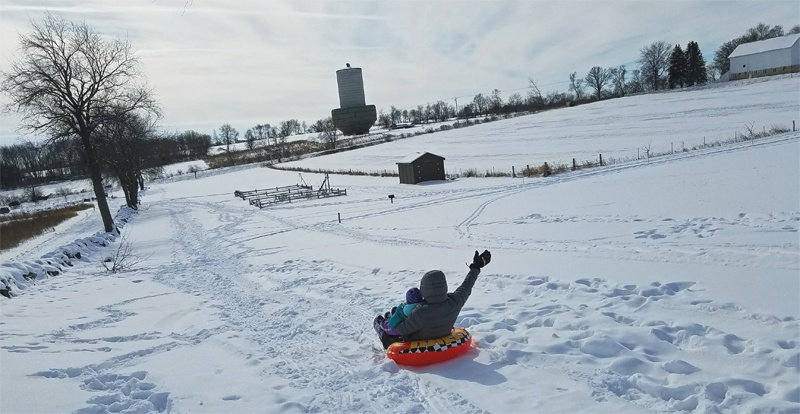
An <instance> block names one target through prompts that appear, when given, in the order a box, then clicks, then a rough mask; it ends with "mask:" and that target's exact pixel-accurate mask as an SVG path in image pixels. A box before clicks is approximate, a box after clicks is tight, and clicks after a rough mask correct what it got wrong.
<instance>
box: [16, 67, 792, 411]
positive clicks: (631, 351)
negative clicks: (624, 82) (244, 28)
mask: <svg viewBox="0 0 800 414" xmlns="http://www.w3.org/2000/svg"><path fill="white" fill-rule="evenodd" d="M798 85H800V77H798V76H788V75H787V76H779V77H772V78H760V79H757V80H748V81H736V82H733V83H725V84H720V85H715V86H714V87H708V88H705V89H699V90H693V91H688V92H684V91H680V92H667V93H661V94H650V95H641V96H635V97H626V98H622V99H613V100H608V101H604V102H598V103H592V104H587V105H581V106H578V107H572V108H562V109H558V110H554V111H548V112H542V113H538V114H532V115H527V116H522V117H518V118H514V119H504V120H498V121H496V122H493V123H489V124H483V125H479V126H472V127H465V128H459V129H457V130H453V131H448V132H437V133H433V134H425V135H421V136H417V137H411V138H407V139H405V140H402V141H405V142H411V143H413V142H416V145H410V146H411V147H417V148H420V147H426V146H427V147H429V148H433V149H434V150H435V151H436V153H439V154H443V155H446V156H447V159H446V160H445V163H446V164H445V165H446V166H448V165H449V167H447V168H458V167H460V166H464V165H469V164H466V163H467V162H469V157H472V158H476V157H475V147H474V146H473V145H470V144H471V143H473V142H474V140H475V134H476V131H485V132H489V133H490V134H487V135H490V136H501V137H502V139H500V140H498V142H497V144H496V145H493V146H486V147H481V148H480V151H481V152H482V153H485V154H486V156H487V158H488V159H492V160H497V159H501V158H503V157H507V158H517V159H518V158H520V157H523V156H525V155H526V154H530V153H531V148H532V147H536V146H538V143H539V142H538V141H537V140H536V138H535V137H531V134H515V133H514V131H516V130H525V129H526V128H527V130H531V129H534V130H536V131H539V132H540V133H541V134H542V135H545V136H547V135H560V134H561V132H562V127H561V124H562V123H564V121H563V120H562V121H561V122H549V121H551V120H552V119H553V118H552V117H553V116H554V114H555V113H561V114H565V115H564V116H569V117H571V120H572V121H571V122H572V123H574V124H591V125H592V126H593V127H592V128H591V129H576V131H575V133H574V134H573V135H571V136H560V139H557V140H553V141H554V142H553V143H552V144H551V145H552V147H551V148H550V149H549V151H552V152H553V153H561V154H564V155H568V154H570V153H572V152H573V151H574V150H575V148H581V147H583V146H584V145H592V144H591V143H592V139H593V137H594V135H595V134H599V135H601V136H609V135H611V134H613V133H614V132H617V131H619V130H620V127H625V126H626V125H628V123H627V122H626V121H625V120H626V119H627V117H629V116H630V115H629V112H631V110H632V106H635V108H636V111H638V113H639V115H640V116H641V117H642V118H645V119H648V120H649V122H644V123H642V124H641V125H639V126H638V131H639V132H640V134H641V135H643V136H648V135H658V134H663V135H664V136H663V137H659V138H658V140H659V141H661V142H663V141H667V140H670V141H676V142H677V141H679V140H682V139H684V138H687V137H688V136H689V135H690V134H689V133H688V132H687V131H689V130H690V129H694V130H705V131H708V130H711V129H714V128H716V129H718V130H720V131H721V132H724V131H726V127H725V126H724V125H720V124H717V123H716V121H715V118H717V117H727V116H738V117H740V118H744V117H746V118H749V119H754V120H767V121H768V120H770V119H771V118H770V117H771V116H772V115H771V112H772V111H773V108H772V107H770V106H768V105H763V104H762V105H751V106H747V105H748V104H747V103H748V102H751V101H758V100H759V99H763V98H762V97H764V96H766V97H771V98H772V100H774V101H780V100H786V101H788V102H789V103H788V105H791V106H792V108H793V113H794V114H797V113H800V100H799V99H800V96H798V95H794V99H793V100H791V99H786V95H788V93H787V92H785V91H786V90H790V89H794V90H797V88H798ZM714 95H717V97H715V96H714ZM667 98H668V99H669V102H670V105H671V106H672V107H674V108H675V109H676V110H675V111H674V112H664V111H663V109H664V105H665V103H664V100H665V99H667ZM766 100H768V99H765V101H766ZM687 112H699V113H702V114H706V115H707V116H697V117H688V118H687V117H685V114H686V113H687ZM600 117H603V118H605V119H606V120H607V122H605V123H600V122H597V119H598V118H600ZM681 123H683V124H686V125H685V126H686V128H687V130H686V131H681V130H675V129H670V128H672V126H673V125H675V124H681ZM454 134H455V135H457V136H454ZM458 138H460V140H459V139H458ZM627 140H628V141H637V140H636V139H634V138H633V137H631V136H629V137H628V138H627ZM393 144H395V142H392V143H385V144H381V145H378V146H376V147H382V148H383V152H384V154H386V155H390V154H393V156H394V158H395V159H400V158H403V157H404V156H405V155H407V154H406V151H407V148H403V147H398V146H396V145H393ZM608 145H609V146H613V147H615V148H624V147H623V145H624V143H623V142H620V141H618V140H610V141H609V143H608ZM372 148H375V147H372ZM372 148H362V149H358V150H353V151H345V152H341V153H339V154H336V157H338V158H337V159H338V162H339V164H340V165H347V166H351V167H353V168H358V169H366V168H369V167H370V165H369V164H366V163H365V160H366V159H367V158H368V157H365V156H364V153H365V152H366V153H367V154H370V152H369V151H372ZM513 154H517V155H516V156H514V155H513ZM345 156H347V158H342V157H345ZM330 157H332V155H331V156H323V157H312V158H306V159H304V160H302V164H303V165H305V166H307V167H309V168H313V167H315V166H325V165H326V163H327V162H328V159H329V158H330ZM562 157H563V156H562ZM196 162H198V163H199V162H201V161H196ZM187 164H189V163H184V164H182V165H178V166H169V168H168V169H167V170H168V171H171V172H176V171H177V169H183V170H184V171H185V170H186V167H187ZM301 177H302V178H303V179H304V180H305V182H306V183H307V184H309V185H313V186H314V189H318V188H319V185H320V182H321V180H322V175H321V174H308V173H303V174H302V175H301V176H300V177H298V174H297V173H296V172H294V171H280V170H275V169H272V168H265V167H263V166H262V165H260V164H252V165H244V166H237V167H231V168H225V169H216V170H210V171H201V173H199V174H198V175H197V177H196V178H195V177H194V175H187V174H183V175H180V176H173V177H167V178H164V179H160V180H152V181H151V180H148V181H147V184H146V185H147V188H146V190H145V191H143V192H142V196H141V200H142V204H141V207H140V209H139V212H138V213H132V211H130V210H127V209H121V210H117V207H118V206H119V205H120V204H121V203H122V197H121V195H122V194H121V192H120V191H118V190H116V189H113V188H112V189H111V190H110V191H111V194H112V195H114V196H115V198H112V199H110V203H111V206H112V208H113V210H112V211H114V212H115V213H117V215H116V223H117V224H118V225H119V226H120V227H121V231H120V236H116V235H115V234H114V233H104V232H102V224H101V220H100V218H99V214H98V213H97V211H94V210H91V209H90V210H86V211H83V212H81V213H80V214H79V215H78V216H77V217H75V218H73V219H71V220H69V221H67V222H65V223H63V224H61V225H59V226H57V227H56V228H54V229H53V231H52V232H48V233H45V234H43V235H42V236H40V237H38V238H35V239H33V240H30V241H28V242H27V243H24V244H23V245H21V246H19V247H17V248H14V249H10V250H7V251H3V252H0V280H4V281H7V280H13V281H14V283H15V288H14V293H15V294H17V296H15V297H13V298H11V299H6V298H3V297H0V322H1V324H0V412H3V413H6V412H8V413H63V412H78V413H97V412H121V413H144V412H148V413H154V412H159V413H250V412H268V413H376V412H387V411H390V412H397V413H409V414H423V413H451V412H454V411H456V412H459V413H468V414H478V413H481V414H485V413H498V414H506V413H514V414H516V413H520V414H522V413H531V412H535V413H636V414H641V413H675V412H685V413H693V414H694V413H697V414H700V413H720V414H738V413H742V412H782V413H795V412H797V411H798V409H800V383H798V373H800V306H799V305H798V304H800V278H798V274H799V273H800V237H798V235H800V131H795V132H791V131H790V132H786V133H782V134H776V135H773V136H770V137H767V138H761V139H756V140H752V141H744V142H737V143H729V144H725V145H721V146H713V147H708V148H699V149H695V150H690V151H687V152H682V151H681V152H677V153H676V154H672V155H669V154H667V155H662V156H659V157H657V158H654V159H652V160H644V159H642V160H630V161H629V162H626V163H620V164H614V165H608V166H605V167H598V168H588V169H581V170H578V171H575V172H565V173H562V174H556V175H552V176H550V177H535V178H527V179H522V178H519V177H517V178H511V177H497V178H465V177H460V178H457V179H453V180H445V181H427V182H423V183H421V184H418V185H407V184H400V183H399V180H398V178H397V177H371V176H355V175H338V174H331V175H330V179H331V186H332V187H333V188H341V189H346V190H347V195H344V196H338V197H328V198H321V199H318V198H315V197H312V198H311V199H308V200H293V201H292V202H291V203H279V204H275V205H272V206H270V207H268V208H264V209H258V208H257V207H255V206H253V205H251V204H249V203H248V202H247V201H245V200H243V199H240V198H237V197H235V196H234V195H233V191H234V190H236V189H265V188H271V187H273V186H282V185H294V184H298V183H299V179H300V178H301ZM60 185H64V184H60ZM387 194H394V195H395V198H394V199H393V202H390V201H389V199H388V198H387ZM76 197H81V195H76ZM55 202H56V200H55V198H51V199H50V200H47V202H46V203H48V204H50V203H55ZM46 205H47V204H40V207H39V208H43V207H45V206H46ZM29 207H30V204H27V203H26V204H25V205H24V208H29ZM338 218H341V221H339V220H338ZM98 232H99V233H98ZM125 246H127V247H128V248H125ZM121 248H122V249H121ZM483 249H488V250H490V251H491V253H492V260H491V262H490V263H489V264H488V265H487V266H486V267H484V268H483V269H482V271H481V274H480V275H479V276H478V278H477V281H476V282H475V285H474V287H473V289H472V293H471V295H470V297H469V299H468V300H467V302H466V304H465V306H464V308H463V309H462V310H461V312H460V314H459V317H458V318H457V320H456V323H455V324H456V326H458V327H462V328H465V329H467V330H468V331H469V332H470V334H471V335H472V337H473V345H472V346H471V347H470V348H469V349H468V350H467V351H466V353H465V355H464V356H462V357H459V358H457V359H454V360H451V361H447V362H443V363H440V364H435V365H430V366H427V367H421V368H414V367H404V366H400V365H398V364H396V363H395V362H394V361H392V360H390V359H388V358H387V356H386V354H385V352H384V350H383V349H382V347H381V345H380V343H379V341H378V338H377V336H376V334H375V332H374V331H373V327H372V320H373V318H374V317H375V315H377V314H378V313H382V312H384V311H385V310H388V309H389V308H390V307H391V306H394V305H396V304H397V303H399V302H400V301H401V300H403V298H404V297H405V292H406V290H407V289H408V288H410V287H414V286H418V284H419V281H420V278H421V277H422V275H423V274H424V273H425V272H427V271H429V270H432V269H439V270H441V271H442V272H443V273H444V274H445V276H446V278H447V282H448V287H449V289H448V290H449V291H454V290H455V289H456V288H457V286H458V285H459V284H460V283H461V281H462V280H463V278H464V277H465V275H466V273H467V271H468V268H467V265H466V263H467V262H469V261H470V260H471V258H472V255H473V254H474V253H473V252H474V251H475V250H481V251H482V250H483ZM64 251H67V252H71V253H72V254H73V256H75V253H81V256H80V259H77V258H76V259H73V260H71V265H66V264H64V263H65V256H64V255H63V254H62V252H64ZM118 251H123V252H127V253H128V255H129V256H128V257H130V258H131V260H130V261H124V263H126V264H129V266H130V267H129V268H128V269H127V270H126V271H122V272H118V273H108V272H107V271H106V270H105V268H104V267H103V265H102V262H103V260H104V259H105V258H107V257H111V258H113V257H118V258H119V255H118V254H117V253H115V252H118ZM136 261H138V262H136ZM46 263H49V264H46ZM53 270H59V271H60V272H61V273H59V274H58V275H57V276H55V277H45V276H44V274H45V272H46V271H51V272H52V271H53ZM31 273H33V274H36V275H37V279H36V282H35V283H33V282H32V281H31V279H30V274H31ZM26 274H27V275H28V276H29V278H25V277H24V276H23V275H26ZM42 396H47V398H43V397H42Z"/></svg>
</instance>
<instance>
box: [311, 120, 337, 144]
mask: <svg viewBox="0 0 800 414" xmlns="http://www.w3.org/2000/svg"><path fill="white" fill-rule="evenodd" d="M314 130H315V131H317V133H318V134H319V135H318V137H319V139H320V140H321V141H323V142H327V143H328V144H330V145H331V148H333V149H336V142H337V141H338V140H339V131H338V130H337V129H336V126H334V125H333V119H332V118H331V117H327V118H324V119H320V120H319V121H317V122H315V123H314Z"/></svg>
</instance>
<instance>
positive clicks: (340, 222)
mask: <svg viewBox="0 0 800 414" xmlns="http://www.w3.org/2000/svg"><path fill="white" fill-rule="evenodd" d="M336 215H337V216H339V224H342V213H336Z"/></svg>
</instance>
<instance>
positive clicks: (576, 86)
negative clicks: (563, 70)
mask: <svg viewBox="0 0 800 414" xmlns="http://www.w3.org/2000/svg"><path fill="white" fill-rule="evenodd" d="M569 91H570V92H572V93H574V94H575V99H577V100H581V99H583V79H581V78H579V77H578V72H572V73H570V74H569Z"/></svg>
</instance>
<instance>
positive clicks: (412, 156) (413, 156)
mask: <svg viewBox="0 0 800 414" xmlns="http://www.w3.org/2000/svg"><path fill="white" fill-rule="evenodd" d="M425 154H430V155H433V156H434V157H437V158H441V159H444V157H442V156H439V155H436V154H433V153H430V152H415V153H412V154H409V155H407V156H406V157H405V158H403V159H402V160H400V161H397V164H411V163H412V162H414V161H416V160H417V159H419V158H421V157H422V156H423V155H425Z"/></svg>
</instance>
